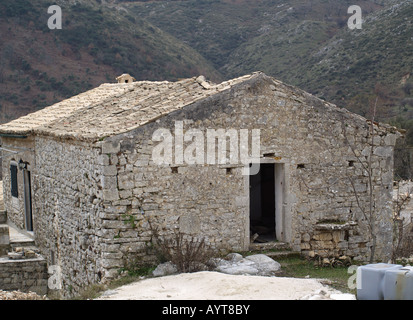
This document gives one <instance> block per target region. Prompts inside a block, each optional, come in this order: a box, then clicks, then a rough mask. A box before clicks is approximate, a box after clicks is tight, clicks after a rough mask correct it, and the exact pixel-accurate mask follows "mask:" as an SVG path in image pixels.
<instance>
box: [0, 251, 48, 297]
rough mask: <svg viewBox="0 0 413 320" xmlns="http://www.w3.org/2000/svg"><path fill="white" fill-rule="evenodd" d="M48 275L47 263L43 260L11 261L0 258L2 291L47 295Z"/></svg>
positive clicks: (0, 285)
mask: <svg viewBox="0 0 413 320" xmlns="http://www.w3.org/2000/svg"><path fill="white" fill-rule="evenodd" d="M47 282H48V274H47V267H46V261H45V260H44V259H43V258H41V257H38V258H32V259H25V260H10V259H9V258H8V257H7V256H5V257H0V289H1V290H7V291H11V290H20V291H22V292H29V291H31V292H35V293H37V294H39V295H44V294H46V293H47Z"/></svg>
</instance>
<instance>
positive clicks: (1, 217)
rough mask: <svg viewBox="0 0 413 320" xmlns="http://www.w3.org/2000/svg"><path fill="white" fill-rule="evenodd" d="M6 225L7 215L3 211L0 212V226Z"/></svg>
mask: <svg viewBox="0 0 413 320" xmlns="http://www.w3.org/2000/svg"><path fill="white" fill-rule="evenodd" d="M3 223H7V213H6V211H4V210H0V224H3Z"/></svg>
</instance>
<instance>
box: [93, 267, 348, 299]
mask: <svg viewBox="0 0 413 320" xmlns="http://www.w3.org/2000/svg"><path fill="white" fill-rule="evenodd" d="M168 299H171V300H300V299H304V300H324V299H325V300H353V299H355V297H354V296H353V295H349V294H342V293H341V292H339V291H337V290H334V289H333V288H330V287H328V286H325V285H323V284H322V283H321V282H320V281H319V280H316V279H297V278H284V277H261V276H244V275H228V274H223V273H219V272H207V271H204V272H197V273H184V274H178V275H171V276H165V277H159V278H150V279H144V280H140V281H137V282H134V283H132V284H129V285H125V286H122V287H120V288H117V289H115V290H110V291H106V292H105V293H104V294H103V295H102V296H101V297H100V298H98V300H168Z"/></svg>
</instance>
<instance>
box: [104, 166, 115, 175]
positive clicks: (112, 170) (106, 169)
mask: <svg viewBox="0 0 413 320" xmlns="http://www.w3.org/2000/svg"><path fill="white" fill-rule="evenodd" d="M102 173H103V175H104V176H116V175H117V174H118V170H117V168H116V166H115V165H110V166H104V167H103V172H102Z"/></svg>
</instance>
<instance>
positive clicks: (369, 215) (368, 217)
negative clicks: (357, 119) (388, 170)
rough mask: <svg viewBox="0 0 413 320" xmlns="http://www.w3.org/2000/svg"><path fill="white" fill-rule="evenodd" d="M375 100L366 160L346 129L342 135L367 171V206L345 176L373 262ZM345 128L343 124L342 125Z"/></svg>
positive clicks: (352, 180)
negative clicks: (362, 220)
mask: <svg viewBox="0 0 413 320" xmlns="http://www.w3.org/2000/svg"><path fill="white" fill-rule="evenodd" d="M377 102H378V97H377V98H376V101H375V103H374V106H373V111H372V119H371V120H370V121H369V122H370V125H369V137H368V139H370V142H369V143H368V144H369V154H368V155H367V160H366V161H362V159H361V156H360V155H359V154H358V153H357V152H356V150H355V148H354V146H353V145H352V144H351V143H350V141H349V140H348V137H347V134H346V131H345V130H344V137H345V139H346V141H347V143H348V145H349V146H350V148H351V151H352V152H353V154H354V156H355V157H356V159H357V161H358V162H359V163H360V164H361V167H362V168H363V170H364V171H365V172H366V173H367V192H368V196H367V202H368V204H367V208H366V206H363V205H362V203H361V201H360V194H359V192H358V191H357V189H356V186H355V182H354V179H353V178H352V177H351V176H350V175H349V174H347V178H348V180H349V181H350V184H351V187H352V189H353V193H354V196H355V198H356V204H357V207H358V209H359V210H360V211H361V213H362V215H363V217H364V219H365V221H366V223H367V229H368V232H369V236H370V238H371V241H372V245H371V251H370V259H369V262H370V263H373V261H374V256H375V253H376V247H377V234H376V222H377V217H378V212H377V210H378V208H377V203H376V200H375V197H374V185H373V166H372V163H373V155H374V136H375V135H374V125H375V122H374V119H375V115H376V110H377ZM344 128H345V125H344Z"/></svg>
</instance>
